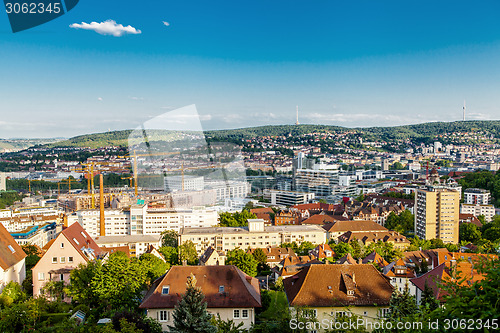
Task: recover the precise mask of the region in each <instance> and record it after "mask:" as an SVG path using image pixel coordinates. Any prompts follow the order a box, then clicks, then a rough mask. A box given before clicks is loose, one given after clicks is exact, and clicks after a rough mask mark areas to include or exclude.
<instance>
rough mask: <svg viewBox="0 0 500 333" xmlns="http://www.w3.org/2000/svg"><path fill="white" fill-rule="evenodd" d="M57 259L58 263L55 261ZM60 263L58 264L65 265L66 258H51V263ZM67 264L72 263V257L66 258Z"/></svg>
mask: <svg viewBox="0 0 500 333" xmlns="http://www.w3.org/2000/svg"><path fill="white" fill-rule="evenodd" d="M57 259H59V261H58V260H57ZM58 262H59V263H60V264H64V263H66V257H60V258H57V257H52V263H53V264H57V263H58ZM68 262H69V263H72V262H73V257H68Z"/></svg>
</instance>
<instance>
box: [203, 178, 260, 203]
mask: <svg viewBox="0 0 500 333" xmlns="http://www.w3.org/2000/svg"><path fill="white" fill-rule="evenodd" d="M205 188H207V189H211V190H215V193H216V200H217V203H224V200H225V199H234V198H241V199H243V198H246V197H248V195H249V194H250V192H251V190H252V188H251V185H250V183H248V182H246V181H236V180H229V181H206V182H205Z"/></svg>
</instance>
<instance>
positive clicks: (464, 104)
mask: <svg viewBox="0 0 500 333" xmlns="http://www.w3.org/2000/svg"><path fill="white" fill-rule="evenodd" d="M463 121H465V100H464V116H463Z"/></svg>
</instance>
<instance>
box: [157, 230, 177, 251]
mask: <svg viewBox="0 0 500 333" xmlns="http://www.w3.org/2000/svg"><path fill="white" fill-rule="evenodd" d="M161 246H162V247H163V246H168V247H174V248H175V247H177V246H179V234H178V233H177V231H175V230H165V231H163V232H162V233H161Z"/></svg>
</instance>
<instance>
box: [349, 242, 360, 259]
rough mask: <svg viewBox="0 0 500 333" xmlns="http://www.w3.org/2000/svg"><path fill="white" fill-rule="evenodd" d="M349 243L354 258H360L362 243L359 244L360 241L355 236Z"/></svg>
mask: <svg viewBox="0 0 500 333" xmlns="http://www.w3.org/2000/svg"><path fill="white" fill-rule="evenodd" d="M349 245H350V246H351V249H352V250H351V255H352V257H353V258H354V259H359V258H361V255H362V248H361V245H360V244H359V241H358V240H357V239H356V237H354V238H353V239H352V240H351V241H350V242H349Z"/></svg>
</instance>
